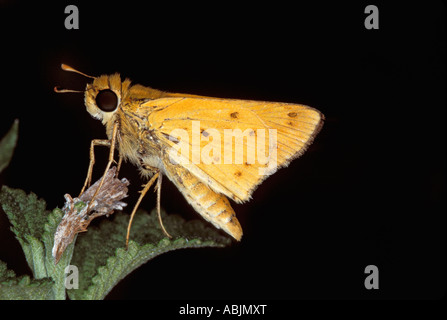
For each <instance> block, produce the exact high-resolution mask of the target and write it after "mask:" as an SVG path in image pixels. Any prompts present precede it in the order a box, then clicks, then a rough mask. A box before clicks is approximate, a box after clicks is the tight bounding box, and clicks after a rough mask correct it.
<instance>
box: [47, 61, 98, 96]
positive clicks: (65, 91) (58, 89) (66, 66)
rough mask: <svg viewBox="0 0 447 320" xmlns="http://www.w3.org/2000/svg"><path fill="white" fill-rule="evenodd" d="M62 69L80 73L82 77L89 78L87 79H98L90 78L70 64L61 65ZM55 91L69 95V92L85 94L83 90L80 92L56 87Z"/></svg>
mask: <svg viewBox="0 0 447 320" xmlns="http://www.w3.org/2000/svg"><path fill="white" fill-rule="evenodd" d="M61 69H62V70H64V71H69V72H74V73H79V74H81V75H83V76H84V77H87V78H92V79H96V77H92V76H89V75H88V74H85V73H83V72H81V71H78V70H76V69H75V68H72V67H70V66H69V65H68V64H65V63H62V64H61ZM53 90H54V92H56V93H68V92H75V93H83V92H84V91H83V90H82V91H80V90H71V89H63V88H60V87H58V86H56V87H54V89H53Z"/></svg>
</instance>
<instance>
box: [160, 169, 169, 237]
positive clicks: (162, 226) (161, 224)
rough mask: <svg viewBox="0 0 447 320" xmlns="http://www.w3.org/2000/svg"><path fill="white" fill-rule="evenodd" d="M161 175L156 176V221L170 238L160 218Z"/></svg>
mask: <svg viewBox="0 0 447 320" xmlns="http://www.w3.org/2000/svg"><path fill="white" fill-rule="evenodd" d="M162 177H163V175H162V174H160V175H159V176H158V180H157V214H158V221H159V222H160V226H161V229H162V230H163V233H164V234H165V235H166V236H167V237H168V238H172V236H171V235H170V234H169V233H168V232H167V231H166V229H165V226H164V225H163V220H162V219H161V205H160V202H161V180H162Z"/></svg>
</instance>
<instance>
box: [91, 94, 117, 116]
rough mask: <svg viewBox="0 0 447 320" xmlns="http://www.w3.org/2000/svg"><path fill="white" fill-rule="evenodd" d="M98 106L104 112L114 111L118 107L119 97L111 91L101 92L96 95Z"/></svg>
mask: <svg viewBox="0 0 447 320" xmlns="http://www.w3.org/2000/svg"><path fill="white" fill-rule="evenodd" d="M96 105H97V106H98V108H99V109H101V110H102V111H105V112H110V111H114V110H115V109H116V108H117V107H118V97H117V96H116V94H115V92H113V91H112V90H110V89H105V90H101V91H99V92H98V94H97V95H96Z"/></svg>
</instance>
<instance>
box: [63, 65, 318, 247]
mask: <svg viewBox="0 0 447 320" xmlns="http://www.w3.org/2000/svg"><path fill="white" fill-rule="evenodd" d="M62 69H63V70H65V71H71V72H76V73H79V74H82V75H84V76H86V77H89V78H93V79H94V80H93V82H92V83H89V84H87V87H86V89H85V105H86V107H87V111H88V112H89V113H90V114H91V115H92V116H93V117H94V118H96V119H98V120H101V122H102V123H103V124H104V125H105V127H106V132H107V136H108V139H106V140H98V139H95V140H92V142H91V147H90V165H89V168H88V174H87V178H86V181H85V183H84V187H83V188H82V191H81V194H82V192H83V191H84V190H85V188H86V187H87V186H89V185H90V183H91V177H92V170H93V165H94V163H95V157H94V147H95V146H98V145H102V146H108V147H110V153H109V162H108V164H107V167H106V169H105V172H107V171H108V169H109V168H110V166H111V164H112V163H113V161H114V151H115V148H117V149H118V152H119V161H118V168H119V167H120V165H121V162H122V160H123V159H125V160H129V161H130V162H131V163H133V164H134V165H135V166H137V167H138V169H139V170H140V172H141V173H142V175H143V176H145V177H147V178H150V180H149V182H148V183H147V184H146V185H145V187H144V189H143V190H142V192H141V195H140V197H139V199H138V201H137V203H136V205H135V207H134V209H133V211H132V214H131V218H130V222H129V227H128V230H127V237H126V245H127V244H128V241H129V234H130V226H131V223H132V219H133V217H134V215H135V212H136V210H137V208H138V206H139V204H140V202H141V200H142V199H143V197H144V195H145V194H146V192H147V191H148V190H149V188H150V187H151V185H152V184H153V183H154V182H155V181H157V209H158V214H159V220H160V225H161V227H162V229H163V231H164V232H165V234H166V235H168V236H169V233H168V232H167V231H166V229H165V228H164V226H163V224H162V222H161V218H160V191H161V182H162V177H163V176H167V177H168V178H169V180H171V181H172V182H173V183H174V184H175V186H176V187H177V188H178V189H179V190H180V192H181V193H182V194H183V196H184V197H185V199H186V200H187V201H188V202H189V204H191V205H192V206H193V208H194V209H195V210H196V211H197V212H198V213H200V214H201V215H202V217H204V218H205V219H206V220H207V221H209V222H211V223H212V224H213V225H215V226H216V227H217V228H221V229H223V230H224V231H225V232H227V233H228V234H230V235H231V236H232V237H234V238H235V239H236V240H240V239H241V237H242V228H241V226H240V224H239V221H238V220H237V218H236V215H235V213H234V210H233V208H232V207H231V205H230V202H229V201H228V198H227V197H229V198H231V199H232V200H234V201H235V202H237V203H241V202H244V201H248V200H249V199H250V198H251V194H252V193H253V191H254V190H255V189H256V187H257V186H258V185H259V184H260V183H261V182H262V181H263V180H264V179H265V178H267V177H268V176H269V175H271V174H273V173H274V172H275V171H276V170H277V169H278V168H280V167H284V166H287V165H288V164H289V163H290V161H292V160H293V159H295V158H297V157H299V156H300V155H302V154H303V153H304V151H305V150H306V148H307V147H308V146H309V144H310V143H311V142H312V141H313V139H314V138H315V136H316V134H317V133H318V132H319V130H320V129H321V127H322V125H323V120H324V116H323V114H321V113H320V112H319V111H318V110H316V109H313V108H311V107H308V106H304V105H299V104H291V103H281V102H264V101H251V100H236V99H220V98H212V97H205V96H197V95H190V94H179V93H169V92H164V91H160V90H156V89H152V88H149V87H145V86H142V85H139V84H132V83H131V81H130V80H129V79H124V80H122V79H121V77H120V75H119V74H118V73H115V74H112V75H102V76H99V77H92V76H88V75H86V74H84V73H82V72H79V71H77V70H75V69H73V68H71V67H70V66H67V65H64V64H62ZM55 91H56V92H82V91H74V90H66V89H58V88H55ZM266 154H267V155H266ZM101 186H102V183H101V184H100V185H99V187H98V190H99V189H100V188H101ZM98 190H97V191H98ZM92 201H93V200H92Z"/></svg>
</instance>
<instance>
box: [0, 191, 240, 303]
mask: <svg viewBox="0 0 447 320" xmlns="http://www.w3.org/2000/svg"><path fill="white" fill-rule="evenodd" d="M0 204H1V205H2V208H3V210H4V211H5V212H6V214H7V215H8V218H9V220H10V222H11V224H12V227H11V229H12V231H13V232H14V234H15V235H16V238H17V239H18V240H19V242H20V244H21V246H22V248H23V251H24V253H25V257H26V260H27V262H28V265H29V266H30V268H31V270H32V272H33V275H34V278H35V279H33V280H32V279H30V278H29V277H28V276H24V277H21V278H15V276H14V273H13V272H12V271H9V270H7V269H6V265H1V266H0V280H1V281H3V282H2V283H1V287H0V288H1V290H0V291H2V294H1V295H0V298H1V297H3V298H8V299H38V298H42V299H65V298H66V292H67V293H68V295H69V297H70V298H71V299H103V298H104V297H105V296H106V295H107V294H108V293H109V292H110V291H111V290H112V288H113V287H114V286H115V285H116V284H117V283H118V282H119V281H120V280H121V279H123V278H124V277H126V276H127V275H128V274H129V273H131V272H132V271H133V270H135V269H136V268H138V267H139V266H141V265H142V264H144V263H146V262H147V261H149V260H150V259H152V258H154V257H156V256H158V255H160V254H162V253H165V252H169V251H172V250H177V249H183V248H201V247H223V246H226V245H229V244H230V243H231V239H230V238H229V237H227V236H224V235H222V233H220V232H219V231H218V230H216V229H214V228H213V227H211V226H210V225H209V224H207V223H206V222H204V221H198V220H195V221H190V222H186V221H185V220H183V219H182V218H181V217H179V216H176V215H169V216H166V215H165V214H164V213H162V216H163V221H164V224H165V226H166V227H167V229H168V232H169V233H170V234H171V235H172V236H173V239H168V238H166V236H165V235H164V233H163V231H162V230H161V228H160V225H159V221H158V216H157V213H156V211H153V212H152V213H151V214H147V213H146V212H143V211H139V212H137V215H136V216H135V219H134V223H133V225H132V233H131V239H132V240H131V241H130V243H129V248H128V250H126V249H125V248H124V245H125V238H126V231H127V224H128V219H129V217H128V216H127V215H124V214H118V215H117V216H115V219H113V220H106V219H104V220H103V221H102V223H101V224H100V225H99V227H96V228H95V227H90V228H89V231H88V232H86V233H82V234H81V235H80V236H79V237H78V239H77V245H76V248H75V250H74V244H75V242H76V241H73V242H72V243H71V244H70V245H69V246H68V247H67V249H66V250H65V252H64V254H63V255H62V257H61V259H60V260H59V263H58V264H57V265H55V264H54V259H53V257H52V248H53V241H54V233H55V231H56V228H57V226H58V224H59V223H60V221H61V219H62V216H63V212H62V211H61V210H60V209H54V210H53V211H52V212H49V211H47V210H46V209H45V207H46V204H45V201H43V200H41V199H38V198H37V196H36V195H35V194H33V193H30V194H28V195H27V194H25V192H24V191H22V190H19V189H12V188H9V187H7V186H3V187H2V189H1V191H0ZM73 250H74V251H73ZM72 258H73V259H72ZM69 264H71V265H74V266H76V267H77V268H78V270H79V281H78V284H79V289H72V290H68V291H66V288H65V268H66V266H68V265H69Z"/></svg>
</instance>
